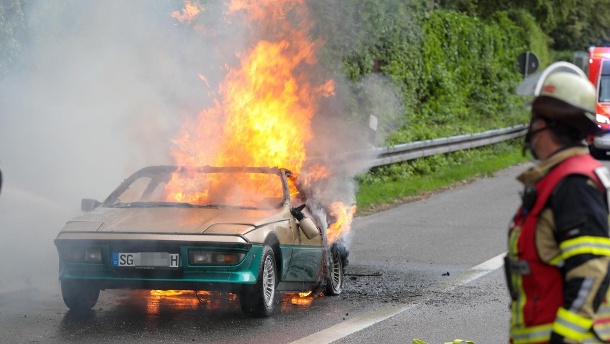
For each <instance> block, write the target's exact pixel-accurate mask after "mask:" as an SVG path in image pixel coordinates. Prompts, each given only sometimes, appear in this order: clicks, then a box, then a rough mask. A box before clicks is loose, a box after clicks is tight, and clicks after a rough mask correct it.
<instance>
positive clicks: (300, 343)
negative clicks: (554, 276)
mask: <svg viewBox="0 0 610 344" xmlns="http://www.w3.org/2000/svg"><path fill="white" fill-rule="evenodd" d="M505 255H506V253H502V254H499V255H497V256H495V257H493V258H491V259H490V260H488V261H485V262H483V263H481V264H479V265H477V266H475V267H472V268H470V269H468V270H466V271H464V272H462V273H460V274H458V275H456V276H455V277H454V278H451V279H449V280H447V281H445V282H443V283H440V284H438V285H436V286H434V287H433V289H438V290H439V291H440V292H448V291H451V290H453V289H455V288H457V287H460V286H463V285H465V284H467V283H470V282H472V281H474V280H476V279H478V278H481V277H483V276H485V275H487V274H488V273H490V272H492V271H494V270H496V269H498V268H500V267H502V265H503V264H504V256H505ZM423 301H425V300H423ZM420 304H421V301H420V303H413V304H408V305H391V306H387V307H382V308H379V309H376V310H374V311H370V312H367V313H364V314H362V315H360V316H358V317H355V318H353V319H350V320H347V321H344V322H342V323H340V324H337V325H335V326H332V327H329V328H327V329H325V330H322V331H320V332H316V333H314V334H311V335H309V336H307V337H303V338H301V339H299V340H296V341H294V342H292V343H291V344H310V343H316V344H323V343H332V342H334V341H336V340H339V339H341V338H344V337H347V336H349V335H351V334H353V333H356V332H358V331H361V330H363V329H365V328H367V327H370V326H373V325H375V324H376V323H378V322H381V321H384V320H387V319H389V318H391V317H393V316H395V315H397V314H400V313H402V312H405V311H407V310H409V309H411V308H414V307H416V306H418V305H420Z"/></svg>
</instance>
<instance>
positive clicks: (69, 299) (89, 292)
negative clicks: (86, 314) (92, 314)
mask: <svg viewBox="0 0 610 344" xmlns="http://www.w3.org/2000/svg"><path fill="white" fill-rule="evenodd" d="M61 296H62V297H63V299H64V303H65V304H66V306H68V308H70V309H71V310H74V311H87V310H90V309H91V308H93V306H95V304H96V303H97V300H98V298H99V296H100V288H98V287H97V286H96V285H94V284H92V283H90V282H87V281H61Z"/></svg>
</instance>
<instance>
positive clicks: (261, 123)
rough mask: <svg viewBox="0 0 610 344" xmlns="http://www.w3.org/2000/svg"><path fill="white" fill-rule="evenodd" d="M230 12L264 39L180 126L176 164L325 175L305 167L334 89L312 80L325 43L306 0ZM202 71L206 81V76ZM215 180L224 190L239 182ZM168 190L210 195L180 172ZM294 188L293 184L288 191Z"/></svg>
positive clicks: (185, 14)
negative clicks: (314, 32)
mask: <svg viewBox="0 0 610 344" xmlns="http://www.w3.org/2000/svg"><path fill="white" fill-rule="evenodd" d="M201 9H202V8H200V7H197V6H195V5H193V4H192V3H191V2H190V1H187V3H186V7H185V9H184V10H183V11H182V13H180V12H175V13H174V14H173V16H174V17H175V18H177V19H179V20H181V21H188V22H191V21H192V20H193V18H194V16H196V15H197V14H198V13H199V11H200V10H201ZM227 15H229V16H232V18H233V19H232V20H229V21H228V22H243V23H246V24H247V25H249V26H252V27H253V28H256V30H253V31H260V32H259V38H258V39H255V40H253V41H252V43H251V45H250V48H247V49H246V50H244V51H241V52H238V53H237V57H238V58H239V63H238V64H237V65H235V66H231V65H228V64H227V65H226V66H225V67H226V76H225V78H224V79H223V81H222V82H221V84H220V85H219V87H218V92H217V97H216V98H215V99H214V105H213V106H210V107H209V108H206V109H203V110H201V111H200V112H199V114H198V115H197V116H196V118H194V119H192V120H189V121H187V122H186V123H185V124H184V126H183V127H182V129H181V132H180V135H179V136H178V137H177V138H176V139H175V140H174V143H175V146H176V148H175V149H174V150H173V152H172V155H173V157H174V159H175V162H176V165H179V166H203V165H211V166H257V167H258V166H267V167H275V166H277V167H284V168H287V169H289V170H291V171H292V172H293V174H294V175H296V176H300V175H302V176H303V178H301V179H300V184H301V185H307V180H305V179H308V178H313V179H316V178H327V177H328V176H329V172H328V170H327V169H326V168H325V167H324V166H320V165H319V166H315V165H312V170H311V171H302V170H303V168H304V167H303V166H304V163H305V162H306V161H307V158H308V156H307V151H306V147H307V144H308V143H309V142H310V141H311V140H313V139H314V133H313V132H312V129H311V122H312V118H313V117H314V115H316V113H317V111H318V110H319V109H318V107H319V99H320V98H321V97H328V96H332V95H333V94H334V93H333V92H334V82H333V80H322V81H313V80H314V78H313V77H312V74H314V73H312V72H311V71H312V70H316V68H315V67H316V63H317V59H316V51H317V49H318V48H319V47H320V44H321V43H320V42H317V41H313V40H311V39H310V38H309V30H310V29H311V24H310V21H309V13H308V9H307V7H306V6H305V4H304V2H303V1H302V0H292V1H276V0H257V1H252V0H233V1H231V2H230V3H229V4H228V12H227ZM238 19H239V20H238ZM260 37H264V39H261V38H260ZM315 74H316V75H317V76H319V75H321V73H319V72H318V73H315ZM199 77H200V78H201V80H203V81H204V82H205V83H206V85H209V82H208V79H207V78H206V77H205V76H203V75H200V76H199ZM301 172H303V173H301ZM214 182H215V183H216V184H218V185H219V187H220V188H221V189H222V188H223V187H222V186H223V185H228V183H229V182H234V181H228V180H216V181H214ZM249 185H253V187H252V190H247V192H252V193H255V192H257V191H258V190H261V189H262V188H266V185H262V184H260V183H259V184H258V185H257V184H256V183H249ZM165 191H166V195H167V196H166V198H167V199H168V200H169V201H186V202H191V201H199V202H204V201H205V200H206V199H208V198H210V197H211V195H209V194H206V193H203V192H200V191H198V190H196V188H195V189H194V188H193V185H188V184H187V182H186V181H185V180H184V179H183V178H181V177H180V176H179V175H178V174H174V177H173V178H172V180H171V181H170V182H169V183H168V184H167V186H166V189H165ZM296 193H297V190H295V189H294V187H293V184H291V194H296ZM332 211H333V213H337V210H332ZM344 213H345V215H346V217H349V219H343V218H341V216H339V215H337V214H338V213H337V214H334V215H333V216H334V217H335V218H337V219H338V221H341V224H337V225H331V227H332V228H333V229H332V240H335V239H336V238H337V237H338V235H339V233H340V232H341V231H342V230H344V229H345V228H346V226H349V223H350V222H351V216H352V215H353V211H347V210H345V211H344ZM330 235H331V232H329V239H331V236H330ZM332 240H331V241H332Z"/></svg>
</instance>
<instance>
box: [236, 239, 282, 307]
mask: <svg viewBox="0 0 610 344" xmlns="http://www.w3.org/2000/svg"><path fill="white" fill-rule="evenodd" d="M277 283H278V279H277V268H276V262H275V253H274V252H273V249H272V248H271V247H269V246H265V247H264V248H263V253H262V257H261V263H260V266H259V269H258V278H257V279H256V284H255V285H253V286H248V287H246V290H245V292H243V293H242V295H241V297H240V303H241V309H242V310H243V311H244V313H246V314H251V315H252V316H254V317H257V318H265V317H268V316H270V315H271V314H272V313H273V308H274V307H275V303H276V294H277V290H276V289H277V288H276V287H277Z"/></svg>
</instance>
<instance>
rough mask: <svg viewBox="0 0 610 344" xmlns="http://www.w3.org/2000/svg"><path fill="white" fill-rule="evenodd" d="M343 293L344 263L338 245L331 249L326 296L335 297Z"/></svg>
mask: <svg viewBox="0 0 610 344" xmlns="http://www.w3.org/2000/svg"><path fill="white" fill-rule="evenodd" d="M342 291H343V261H342V260H341V252H340V251H339V248H338V247H337V245H333V246H331V248H330V259H329V266H328V268H327V276H326V295H330V296H335V295H339V294H341V292H342Z"/></svg>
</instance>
